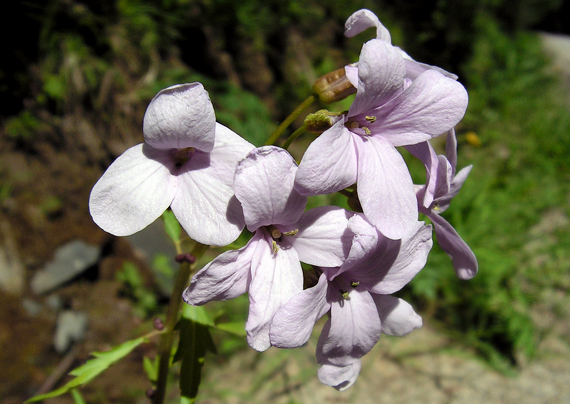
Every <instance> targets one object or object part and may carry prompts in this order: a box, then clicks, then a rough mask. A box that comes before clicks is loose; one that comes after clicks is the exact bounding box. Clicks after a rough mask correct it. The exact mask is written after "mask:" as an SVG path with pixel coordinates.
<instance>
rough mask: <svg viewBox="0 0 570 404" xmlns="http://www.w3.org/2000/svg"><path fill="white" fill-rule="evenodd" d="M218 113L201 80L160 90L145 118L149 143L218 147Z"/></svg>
mask: <svg viewBox="0 0 570 404" xmlns="http://www.w3.org/2000/svg"><path fill="white" fill-rule="evenodd" d="M215 124H216V116H215V114H214V107H213V105H212V102H211V101H210V96H209V95H208V92H207V91H206V90H204V87H203V86H202V84H200V83H191V84H179V85H176V86H172V87H168V88H166V89H164V90H162V91H160V92H159V93H158V94H157V95H156V96H155V97H154V98H153V99H152V101H151V102H150V104H149V106H148V108H147V110H146V113H145V115H144V120H143V132H144V139H145V142H146V143H148V144H149V145H151V146H152V147H154V148H156V149H183V148H186V147H194V148H196V149H198V150H201V151H204V152H209V151H211V150H212V148H213V147H214V132H215Z"/></svg>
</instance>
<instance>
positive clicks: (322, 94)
mask: <svg viewBox="0 0 570 404" xmlns="http://www.w3.org/2000/svg"><path fill="white" fill-rule="evenodd" d="M313 92H314V93H315V94H316V95H318V96H319V100H320V101H321V102H322V103H323V104H331V103H333V102H337V101H341V100H344V99H345V98H346V97H348V96H349V95H351V94H354V93H355V92H356V88H355V87H354V86H353V85H352V84H351V83H350V81H349V80H348V78H347V77H346V72H345V70H344V67H343V68H341V69H338V70H335V71H334V72H330V73H327V74H325V75H324V76H321V77H319V78H318V79H317V80H316V81H315V84H313Z"/></svg>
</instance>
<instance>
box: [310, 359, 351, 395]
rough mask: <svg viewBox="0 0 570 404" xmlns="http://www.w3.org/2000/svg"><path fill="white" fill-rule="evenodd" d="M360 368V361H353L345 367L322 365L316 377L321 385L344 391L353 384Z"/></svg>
mask: <svg viewBox="0 0 570 404" xmlns="http://www.w3.org/2000/svg"><path fill="white" fill-rule="evenodd" d="M361 368H362V363H361V362H360V360H355V361H353V362H352V363H350V364H348V365H346V366H335V365H329V364H324V365H322V366H321V367H320V368H319V370H318V371H317V377H318V378H319V381H320V382H321V383H322V384H324V385H327V386H331V387H334V388H335V389H337V390H338V391H344V390H346V389H348V388H349V387H350V386H352V385H353V384H354V382H355V381H356V379H357V378H358V375H359V374H360V369H361Z"/></svg>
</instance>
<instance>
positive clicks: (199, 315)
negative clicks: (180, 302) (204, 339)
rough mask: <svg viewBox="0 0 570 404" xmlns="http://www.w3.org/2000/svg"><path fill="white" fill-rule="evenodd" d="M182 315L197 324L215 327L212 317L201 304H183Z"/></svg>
mask: <svg viewBox="0 0 570 404" xmlns="http://www.w3.org/2000/svg"><path fill="white" fill-rule="evenodd" d="M182 317H183V318H185V319H188V320H190V321H194V322H196V323H198V324H202V325H205V326H208V327H215V324H214V320H212V317H210V315H209V314H208V312H207V311H206V309H205V308H204V307H202V306H192V305H191V304H185V305H184V308H183V309H182Z"/></svg>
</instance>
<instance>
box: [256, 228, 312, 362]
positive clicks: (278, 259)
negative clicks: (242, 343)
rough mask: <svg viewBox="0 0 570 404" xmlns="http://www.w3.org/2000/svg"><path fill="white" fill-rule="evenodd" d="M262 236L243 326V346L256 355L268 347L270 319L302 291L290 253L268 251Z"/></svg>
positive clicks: (267, 239)
mask: <svg viewBox="0 0 570 404" xmlns="http://www.w3.org/2000/svg"><path fill="white" fill-rule="evenodd" d="M258 233H261V234H263V235H264V239H263V240H261V241H260V242H259V243H258V245H257V248H256V250H255V253H254V256H253V259H252V264H251V269H252V281H251V284H250V286H249V316H248V318H247V323H246V324H245V330H246V331H247V342H248V344H249V346H251V347H252V348H253V349H256V350H258V351H265V350H266V349H267V348H269V347H270V346H271V343H270V340H269V330H270V326H271V320H272V319H273V316H274V315H275V313H276V312H277V310H279V308H280V307H281V306H282V305H283V304H285V303H286V302H287V301H289V299H291V298H292V297H293V296H295V295H296V294H297V293H299V292H301V291H302V290H303V271H302V269H301V264H300V262H299V257H298V256H297V253H296V252H295V250H294V249H279V250H278V251H277V252H276V253H274V252H273V251H272V245H271V241H270V240H271V237H270V236H269V234H268V233H267V232H266V230H265V229H264V228H262V229H259V230H258Z"/></svg>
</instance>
